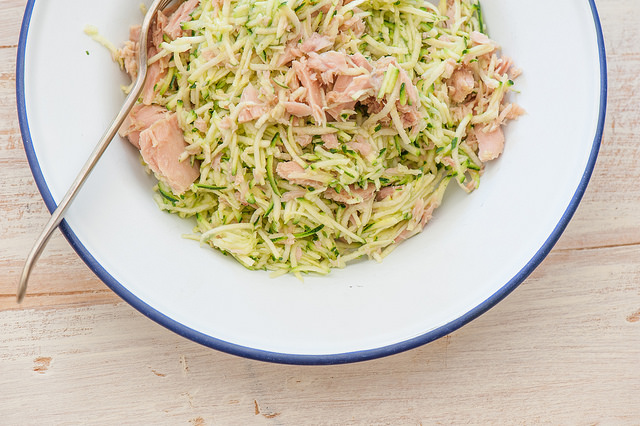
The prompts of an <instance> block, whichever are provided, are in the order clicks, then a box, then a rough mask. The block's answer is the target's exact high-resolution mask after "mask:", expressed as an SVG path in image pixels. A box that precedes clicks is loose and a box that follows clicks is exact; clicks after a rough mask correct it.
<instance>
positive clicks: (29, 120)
mask: <svg viewBox="0 0 640 426" xmlns="http://www.w3.org/2000/svg"><path fill="white" fill-rule="evenodd" d="M482 6H483V9H484V14H485V17H486V21H487V23H488V28H489V31H490V34H491V36H492V38H494V39H495V40H497V41H498V42H499V43H501V44H502V46H503V51H504V53H505V54H507V55H509V56H511V57H512V58H514V60H515V62H516V64H517V66H519V67H521V68H522V69H523V70H524V74H523V75H522V76H521V77H520V78H519V79H518V81H517V86H516V88H517V89H518V90H520V92H521V93H520V94H519V95H516V101H517V102H518V103H519V104H520V105H522V106H523V107H524V108H525V109H526V110H527V115H525V116H523V117H521V118H520V119H519V120H517V121H516V122H512V123H511V124H510V125H509V126H508V127H507V131H506V134H507V146H506V150H505V152H504V155H503V156H502V157H501V158H500V159H499V160H498V161H495V162H493V163H491V164H490V165H489V166H488V168H487V172H486V173H485V175H484V176H483V179H482V183H481V185H480V188H479V189H478V190H477V191H475V192H474V193H473V194H471V195H466V194H464V193H463V192H462V191H461V190H459V189H458V188H457V187H450V188H449V191H448V193H447V196H446V199H445V202H444V203H443V206H442V207H441V208H440V209H439V210H437V211H436V213H435V215H434V218H433V220H432V221H431V223H430V224H429V225H428V226H427V227H426V229H425V231H424V232H423V233H422V234H420V235H419V236H417V237H414V238H412V239H410V240H409V241H406V242H405V243H403V244H402V245H400V247H399V248H398V249H397V250H396V251H394V252H393V253H392V254H391V255H390V256H389V257H387V258H386V259H385V261H384V262H383V263H381V264H377V263H375V262H372V261H363V262H358V263H356V264H352V265H350V266H348V267H347V268H346V269H343V270H335V271H333V272H332V273H331V274H330V275H329V276H326V277H318V276H309V277H306V278H305V281H304V283H301V282H299V281H298V280H296V279H295V278H294V277H292V276H285V277H281V278H277V279H271V278H269V277H268V274H267V273H266V272H251V271H248V270H246V269H244V268H243V267H242V266H240V265H239V264H238V263H236V262H235V261H233V260H231V259H229V258H227V257H225V256H222V255H221V254H220V253H218V252H216V251H213V250H211V249H209V248H206V247H200V246H199V245H198V243H195V242H193V241H190V240H186V239H183V238H181V235H182V234H184V233H189V232H191V228H192V224H191V223H190V222H188V221H185V220H182V219H179V218H178V217H176V216H173V215H169V214H166V213H163V212H161V211H160V210H158V208H157V206H156V205H155V203H154V201H153V200H152V190H151V188H152V186H153V185H154V182H153V179H152V178H150V177H149V176H147V175H146V174H145V172H144V171H143V169H142V167H141V166H140V164H139V161H138V155H137V153H136V152H135V150H134V149H133V148H132V147H131V146H129V144H128V143H126V142H124V141H121V140H115V141H114V143H113V144H112V145H111V147H110V148H109V149H108V150H107V152H106V154H105V156H104V157H103V159H102V160H101V162H100V163H99V165H98V166H97V167H96V169H95V171H94V173H93V175H92V176H91V177H90V178H89V180H88V181H87V184H86V186H85V187H84V188H83V190H82V192H81V193H80V195H79V196H78V198H77V199H76V201H75V203H74V204H73V205H72V207H71V208H70V209H69V212H68V214H67V216H66V222H65V223H63V225H62V230H63V232H64V234H65V235H66V237H67V239H68V240H69V242H70V243H71V244H72V245H73V247H74V249H75V250H76V251H77V252H78V254H79V255H80V256H81V257H82V258H83V259H84V261H85V262H86V263H87V264H88V265H89V267H90V268H91V269H92V270H93V271H94V272H95V273H96V274H97V275H98V276H99V277H100V278H101V279H102V280H103V281H104V282H105V284H107V286H109V287H110V288H111V289H112V290H113V291H115V292H116V293H117V294H119V295H120V296H121V297H122V298H123V299H124V300H126V301H127V302H129V303H130V304H131V305H132V306H134V307H135V308H136V309H138V310H139V311H140V312H142V313H143V314H145V315H147V316H148V317H150V318H151V319H153V320H155V321H157V322H158V323H160V324H162V325H164V326H165V327H167V328H169V329H171V330H173V331H175V332H176V333H179V334H181V335H183V336H185V337H187V338H189V339H192V340H194V341H196V342H199V343H202V344H204V345H207V346H210V347H212V348H215V349H218V350H222V351H225V352H229V353H233V354H237V355H241V356H245V357H249V358H255V359H260V360H268V361H274V362H283V363H299V364H329V363H343V362H353V361H360V360H365V359H371V358H376V357H381V356H385V355H389V354H393V353H397V352H400V351H403V350H407V349H410V348H413V347H416V346H418V345H422V344H424V343H427V342H430V341H432V340H434V339H437V338H439V337H441V336H443V335H445V334H447V333H450V332H452V331H454V330H456V329H457V328H458V327H460V326H462V325H463V324H465V323H467V322H469V321H470V320H472V319H473V318H475V317H477V316H478V315H480V314H482V313H483V312H485V311H486V310H487V309H489V308H490V307H492V306H493V305H495V304H496V303H497V302H498V301H500V300H501V299H502V298H504V297H505V296H506V295H507V294H509V292H511V291H512V290H513V289H514V288H515V287H516V286H517V285H518V284H520V283H521V282H522V281H523V280H524V279H525V278H526V277H527V276H528V275H529V274H530V273H531V271H532V270H533V269H534V268H535V267H536V266H537V265H538V264H539V263H540V262H541V261H542V259H543V258H544V257H545V256H546V255H547V254H548V253H549V251H550V250H551V248H552V246H553V245H554V243H555V242H556V241H557V239H558V238H559V236H560V234H561V233H562V231H563V230H564V228H565V227H566V225H567V223H568V221H569V220H570V218H571V216H572V215H573V213H574V211H575V209H576V207H577V205H578V203H579V201H580V199H581V197H582V195H583V193H584V190H585V187H586V185H587V182H588V180H589V177H590V175H591V172H592V169H593V166H594V163H595V160H596V156H597V152H598V148H599V144H600V139H601V136H602V130H603V122H604V116H605V105H606V64H605V52H604V45H603V40H602V32H601V29H600V23H599V20H598V16H597V12H596V7H595V4H594V2H593V0H589V1H585V0H564V1H562V2H559V1H557V0H538V1H534V2H532V1H513V0H483V1H482ZM550 11H553V12H552V13H551V12H550ZM141 20H142V15H141V13H140V11H139V9H138V2H136V1H133V2H132V1H128V0H113V1H109V2H103V1H97V0H91V1H89V0H46V1H45V0H38V1H34V0H30V1H29V2H28V4H27V8H26V13H25V16H24V22H23V27H22V32H21V36H20V45H19V53H18V70H17V74H18V75H17V77H18V78H17V96H18V107H19V108H18V109H19V116H20V125H21V129H22V135H23V139H24V145H25V150H26V152H27V155H28V158H29V162H30V165H31V168H32V170H33V174H34V177H35V180H36V183H37V184H38V187H39V189H40V192H41V193H42V196H43V198H44V200H45V202H46V204H47V206H48V208H49V209H50V210H52V209H53V208H55V205H56V201H59V200H60V199H61V198H62V196H63V195H64V193H65V191H66V189H67V187H68V186H69V185H70V183H71V182H72V180H73V178H74V177H75V175H76V173H77V171H78V170H79V169H80V167H81V166H82V164H83V163H84V161H85V159H86V158H87V157H88V155H89V153H90V152H91V150H92V149H93V147H94V145H95V143H96V142H97V141H98V139H99V138H100V136H102V132H103V131H104V129H106V128H107V125H108V124H109V123H110V121H111V120H112V119H113V117H114V116H115V113H116V112H117V111H118V109H119V108H120V105H121V103H122V101H123V95H122V93H121V92H120V85H121V84H124V83H126V77H125V76H124V75H123V74H122V73H121V72H120V71H119V70H118V69H117V67H116V65H115V64H114V63H113V62H112V61H111V58H110V56H109V54H108V53H107V51H106V50H105V49H104V48H102V47H101V46H98V45H97V44H96V43H95V42H94V41H92V40H91V39H89V38H88V37H87V36H85V35H84V34H83V28H84V26H85V25H86V24H93V25H96V26H97V27H98V28H99V29H100V31H101V33H102V34H103V35H105V36H106V37H107V38H108V39H110V40H113V41H114V42H120V41H123V40H125V39H126V38H127V36H128V27H129V26H130V25H132V24H135V23H139V22H140V21H141Z"/></svg>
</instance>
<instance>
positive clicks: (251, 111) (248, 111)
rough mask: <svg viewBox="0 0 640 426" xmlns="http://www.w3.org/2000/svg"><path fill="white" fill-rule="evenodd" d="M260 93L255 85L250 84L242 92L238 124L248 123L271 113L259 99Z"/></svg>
mask: <svg viewBox="0 0 640 426" xmlns="http://www.w3.org/2000/svg"><path fill="white" fill-rule="evenodd" d="M258 96H259V93H258V91H257V90H256V88H255V87H253V84H251V83H249V84H248V85H247V87H245V88H244V90H243V91H242V95H241V96H240V104H241V106H240V108H241V111H240V114H238V122H240V123H246V122H247V121H251V120H255V119H257V118H260V117H262V116H263V115H264V114H266V113H267V112H269V108H268V107H267V105H265V103H264V102H263V101H261V100H260V99H259V98H258Z"/></svg>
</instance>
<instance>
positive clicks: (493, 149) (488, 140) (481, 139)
mask: <svg viewBox="0 0 640 426" xmlns="http://www.w3.org/2000/svg"><path fill="white" fill-rule="evenodd" d="M492 127H493V128H492ZM485 130H488V131H486V132H485ZM475 135H476V138H477V139H478V158H480V161H482V162H487V161H490V160H494V159H496V158H498V156H500V154H502V151H503V150H504V132H503V131H502V127H500V126H492V125H490V124H489V125H485V126H483V127H482V128H480V129H478V130H476V132H475Z"/></svg>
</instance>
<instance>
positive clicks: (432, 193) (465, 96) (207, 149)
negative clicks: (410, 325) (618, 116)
mask: <svg viewBox="0 0 640 426" xmlns="http://www.w3.org/2000/svg"><path fill="white" fill-rule="evenodd" d="M139 31H140V29H139V27H135V28H132V30H131V37H130V40H129V41H128V42H126V43H125V45H124V47H123V48H122V49H119V50H117V51H116V52H115V54H116V58H117V59H118V60H119V61H120V63H121V65H122V67H123V68H124V69H125V70H126V71H127V72H128V73H129V74H130V75H131V77H132V78H135V77H136V75H137V57H136V52H137V50H138V45H137V43H138V40H139ZM149 58H150V59H149V64H150V66H149V71H148V76H147V81H146V84H145V88H144V90H143V94H142V96H141V99H140V101H139V103H138V104H137V105H136V106H135V107H134V108H133V110H132V111H131V113H130V115H129V117H128V118H127V120H126V122H125V123H124V125H123V126H122V128H121V129H120V134H121V135H122V136H123V137H127V138H128V139H129V141H130V142H131V143H132V144H133V145H135V146H136V148H138V149H139V150H140V153H141V157H142V161H143V163H144V164H145V165H146V166H147V167H148V170H149V171H150V172H152V173H154V174H155V176H156V177H157V179H158V184H157V186H156V187H155V190H156V194H155V199H156V201H157V203H158V205H159V206H160V208H162V209H163V210H166V211H168V212H170V213H174V214H177V215H179V216H181V217H183V218H195V234H196V235H194V236H192V238H195V239H197V240H199V241H200V242H202V243H206V244H208V245H210V246H211V247H214V248H216V249H219V250H221V251H222V252H223V253H225V254H229V255H231V256H233V257H234V258H235V259H237V260H238V261H239V262H240V263H241V264H242V265H244V266H245V267H247V268H249V269H265V270H269V271H272V272H273V273H274V275H278V274H283V273H288V272H292V273H294V274H296V275H298V276H299V275H300V274H301V273H309V272H314V273H321V274H325V273H328V272H329V271H330V269H331V268H342V267H344V266H345V265H346V264H347V263H348V262H350V261H352V260H355V259H358V258H361V257H368V258H372V259H375V260H378V261H381V260H382V259H383V258H384V257H385V256H386V255H387V254H388V253H389V252H391V251H392V250H393V249H394V248H395V247H396V246H397V245H398V244H399V243H401V242H402V241H404V240H406V239H408V238H410V237H412V236H414V235H416V234H418V233H419V232H421V231H422V230H423V229H424V226H425V225H426V224H427V222H428V221H429V220H430V219H431V217H432V214H433V212H434V210H435V209H436V208H437V207H438V206H439V205H440V203H441V201H442V199H443V195H444V193H445V190H446V188H447V187H448V185H449V184H450V183H451V182H455V184H456V185H457V186H459V187H460V188H462V190H464V191H467V192H471V191H473V190H474V189H476V188H477V187H478V186H479V183H480V177H481V175H482V172H483V169H484V167H485V164H486V163H487V162H489V161H491V160H493V159H495V158H497V157H498V156H499V155H500V154H501V153H502V151H503V147H504V133H503V130H502V126H503V125H505V124H506V122H507V121H508V120H511V119H514V118H516V117H517V116H518V115H520V114H522V113H523V110H522V109H521V108H520V107H519V106H518V105H516V104H514V103H508V102H507V100H506V99H507V98H506V95H507V94H508V93H509V92H510V91H511V90H512V86H513V80H514V79H515V78H516V77H517V76H518V74H519V70H518V69H516V68H514V67H513V64H512V61H511V60H510V59H508V58H506V57H501V56H500V55H499V48H498V45H497V44H496V43H495V42H493V41H492V40H491V39H490V38H489V37H488V36H487V33H486V28H485V26H484V23H483V19H482V12H481V8H480V5H479V3H478V2H477V1H471V0H455V1H451V0H449V1H441V2H440V5H439V6H437V7H436V6H434V5H432V4H431V3H429V2H426V1H415V0H399V1H394V2H391V1H381V0H373V1H365V0H355V1H350V2H349V1H344V0H339V1H337V2H334V1H329V0H319V1H308V0H292V1H289V2H276V1H262V2H253V1H251V0H225V1H221V0H214V1H202V2H201V1H199V0H189V1H187V2H184V3H181V4H180V6H179V7H177V9H175V10H172V11H171V12H167V13H166V14H165V13H163V12H159V13H158V15H157V17H156V22H155V24H154V26H153V28H152V42H151V45H150V47H149Z"/></svg>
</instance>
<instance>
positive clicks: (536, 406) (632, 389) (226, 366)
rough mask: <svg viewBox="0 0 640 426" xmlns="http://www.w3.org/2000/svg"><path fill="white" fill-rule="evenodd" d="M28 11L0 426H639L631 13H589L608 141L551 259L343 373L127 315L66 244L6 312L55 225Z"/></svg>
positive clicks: (2, 32)
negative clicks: (34, 118) (276, 359)
mask: <svg viewBox="0 0 640 426" xmlns="http://www.w3.org/2000/svg"><path fill="white" fill-rule="evenodd" d="M25 3H26V0H0V5H1V7H0V9H1V10H2V13H1V14H0V235H1V240H0V330H1V331H0V423H1V424H49V423H87V422H95V423H106V424H118V423H125V424H129V423H136V424H138V423H139V424H157V423H169V424H191V425H204V424H229V423H231V424H246V423H273V424H301V423H323V424H355V423H359V424H360V423H362V424H392V423H393V424H419V423H422V424H432V423H455V424H461V423H488V422H490V423H497V424H505V423H516V424H538V423H571V424H584V425H587V424H611V423H623V424H640V136H639V135H638V128H639V127H640V103H639V101H638V99H639V97H640V77H638V70H639V69H640V25H638V24H640V20H639V18H638V17H639V16H640V2H638V1H637V0H598V1H597V4H598V7H599V10H600V15H601V18H602V23H603V26H604V32H605V38H606V45H607V51H608V61H609V109H608V118H607V122H606V131H605V136H604V140H603V144H602V149H601V153H600V157H599V160H598V163H597V166H596V169H595V172H594V174H593V178H592V181H591V184H590V186H589V189H588V190H587V193H586V195H585V197H584V201H583V202H582V204H581V206H580V208H579V209H578V212H577V214H576V216H575V218H574V219H573V221H572V222H571V224H570V225H569V227H568V229H567V231H566V232H565V233H564V235H563V237H562V238H561V239H560V241H559V243H558V244H557V246H556V247H555V249H554V250H553V251H552V252H551V254H550V255H549V257H548V258H547V259H546V260H545V261H544V262H543V263H542V265H541V266H540V267H539V268H538V269H537V270H536V271H535V272H534V273H533V275H532V276H531V277H530V278H529V279H527V280H526V282H525V283H523V284H522V285H521V286H520V287H519V288H518V289H517V290H516V291H515V292H514V293H513V294H511V295H510V296H509V297H508V298H507V299H506V300H504V301H503V302H502V303H500V304H499V305H498V306H496V307H495V308H493V309H492V310H491V311H489V312H488V313H487V314H485V315H483V316H482V317H480V318H479V319H477V320H475V321H473V322H472V323H471V324H469V325H467V326H465V327H463V328H462V329H461V330H459V331H457V332H455V333H453V334H451V335H449V336H447V337H445V338H443V339H441V340H439V341H436V342H434V343H432V344H429V345H426V346H423V347H421V348H418V349H415V350H412V351H409V352H406V353H402V354H399V355H396V356H392V357H388V358H384V359H380V360H376V361H369V362H365V363H360V364H352V365H342V366H335V367H296V366H284V365H273V364H266V363H261V362H256V361H250V360H246V359H242V358H238V357H235V356H231V355H226V354H223V353H219V352H216V351H213V350H211V349H207V348H205V347H202V346H199V345H197V344H195V343H192V342H190V341H188V340H185V339H183V338H181V337H179V336H177V335H175V334H173V333H171V332H170V331H167V330H166V329H164V328H163V327H161V326H159V325H157V324H155V323H153V322H151V321H150V320H148V319H147V318H146V317H144V316H142V315H141V314H139V313H138V312H137V311H135V310H134V309H133V308H131V307H130V306H129V305H127V304H125V303H124V302H122V301H121V300H120V299H119V298H118V297H117V296H116V295H115V294H113V293H112V292H111V291H110V290H108V289H107V288H106V287H105V286H104V285H103V284H102V282H101V281H100V280H98V279H97V278H96V277H95V276H94V275H93V273H91V272H90V271H89V269H88V268H87V267H86V266H85V265H84V263H83V262H82V261H81V260H80V259H79V258H78V256H77V255H76V253H75V252H74V251H73V250H72V249H71V248H70V247H69V245H68V244H67V242H66V240H65V239H64V238H63V237H61V235H59V234H57V235H56V236H55V237H54V238H53V240H52V241H51V243H50V245H49V247H48V249H47V251H46V252H45V254H44V256H43V257H42V259H41V260H40V262H39V267H38V268H37V270H36V271H35V273H34V276H33V279H32V282H31V286H30V289H29V295H28V297H27V299H26V300H25V302H24V304H23V305H22V306H17V305H16V304H15V298H14V292H15V286H16V282H17V278H18V274H19V270H20V268H21V266H22V262H23V259H24V257H25V255H26V254H27V252H28V250H29V248H30V246H31V244H32V242H33V240H34V238H35V236H36V234H37V233H38V232H39V231H40V229H41V228H42V226H43V225H44V223H45V222H46V220H47V211H46V209H45V206H44V203H43V202H42V200H41V198H40V195H39V193H38V191H37V189H36V186H35V184H34V181H33V178H32V176H31V172H30V170H29V167H28V165H27V160H26V157H25V153H24V151H23V148H22V144H21V138H20V132H19V129H18V120H17V115H16V107H15V73H14V70H15V57H16V47H17V46H16V44H17V40H18V32H19V27H20V21H21V17H22V13H23V10H24V5H25ZM543 28H544V24H543V23H541V30H542V29H543ZM567 48H568V49H569V48H570V47H569V46H567Z"/></svg>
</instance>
